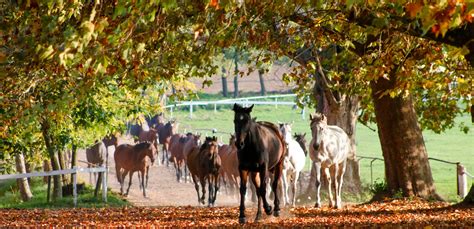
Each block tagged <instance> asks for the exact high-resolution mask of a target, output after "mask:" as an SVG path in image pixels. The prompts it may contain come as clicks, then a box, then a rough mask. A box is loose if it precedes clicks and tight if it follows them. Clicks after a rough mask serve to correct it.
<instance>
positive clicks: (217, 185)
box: [212, 174, 220, 205]
mask: <svg viewBox="0 0 474 229" xmlns="http://www.w3.org/2000/svg"><path fill="white" fill-rule="evenodd" d="M219 186H220V185H219V174H217V175H216V176H215V178H214V190H215V191H214V200H212V204H213V205H215V203H216V199H217V192H218V191H219Z"/></svg>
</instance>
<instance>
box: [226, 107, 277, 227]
mask: <svg viewBox="0 0 474 229" xmlns="http://www.w3.org/2000/svg"><path fill="white" fill-rule="evenodd" d="M252 108H253V105H252V106H250V107H248V108H245V107H242V106H240V105H238V104H234V107H233V110H234V113H235V114H234V128H235V134H236V142H235V145H236V146H237V156H238V158H239V175H240V209H239V211H240V212H239V213H240V215H239V223H246V221H247V220H246V217H245V194H246V192H247V179H248V176H249V175H250V176H251V179H252V183H253V184H254V186H255V188H256V190H257V199H258V206H257V216H256V217H255V221H259V220H260V219H261V218H262V211H261V208H262V201H263V208H264V210H265V213H266V214H267V215H270V214H272V212H273V215H274V216H279V215H280V199H279V196H278V191H277V188H278V183H279V181H280V179H281V175H282V168H283V159H284V156H285V154H286V146H285V141H284V139H283V137H282V135H281V134H280V130H279V129H278V126H276V125H275V124H273V123H270V122H256V121H255V119H252V117H251V116H250V112H252ZM268 172H270V173H272V174H273V177H274V179H273V182H272V192H273V194H274V205H275V206H274V209H273V211H272V207H271V206H270V205H269V204H268V202H267V197H266V186H267V184H266V183H267V179H266V178H267V173H268Z"/></svg>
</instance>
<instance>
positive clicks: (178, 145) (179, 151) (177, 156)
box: [169, 133, 193, 182]
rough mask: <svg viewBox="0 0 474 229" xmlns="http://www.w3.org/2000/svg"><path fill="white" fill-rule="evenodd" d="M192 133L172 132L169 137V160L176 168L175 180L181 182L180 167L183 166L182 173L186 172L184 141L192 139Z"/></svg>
mask: <svg viewBox="0 0 474 229" xmlns="http://www.w3.org/2000/svg"><path fill="white" fill-rule="evenodd" d="M192 138H193V135H192V134H191V133H188V134H186V135H183V134H174V135H173V136H171V139H170V146H169V151H170V159H169V160H170V162H173V164H174V168H175V170H176V181H178V182H181V177H182V176H183V172H182V167H184V173H186V170H187V168H186V167H187V166H186V163H185V160H184V159H185V158H184V153H183V149H184V146H185V145H186V143H187V142H188V141H190V140H192Z"/></svg>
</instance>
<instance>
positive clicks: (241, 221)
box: [239, 217, 247, 224]
mask: <svg viewBox="0 0 474 229" xmlns="http://www.w3.org/2000/svg"><path fill="white" fill-rule="evenodd" d="M239 223H240V224H244V223H247V219H246V218H245V217H239Z"/></svg>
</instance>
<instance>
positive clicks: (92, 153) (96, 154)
mask: <svg viewBox="0 0 474 229" xmlns="http://www.w3.org/2000/svg"><path fill="white" fill-rule="evenodd" d="M106 156H107V148H106V147H105V144H104V142H103V141H96V142H95V144H94V145H93V146H91V147H89V148H87V149H86V158H87V162H88V163H87V168H91V167H99V166H102V165H103V164H104V162H105V157H106ZM92 174H94V182H93V181H92ZM96 176H97V174H96V173H89V182H90V183H91V184H94V183H95V181H96Z"/></svg>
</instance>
